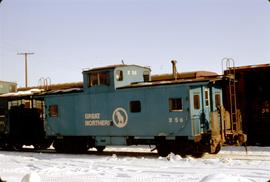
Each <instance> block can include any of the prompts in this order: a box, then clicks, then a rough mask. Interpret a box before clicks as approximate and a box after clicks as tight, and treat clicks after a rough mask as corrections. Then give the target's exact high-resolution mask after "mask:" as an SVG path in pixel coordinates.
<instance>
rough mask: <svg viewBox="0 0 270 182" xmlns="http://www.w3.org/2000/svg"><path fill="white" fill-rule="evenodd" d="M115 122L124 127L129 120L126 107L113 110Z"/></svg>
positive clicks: (119, 126)
mask: <svg viewBox="0 0 270 182" xmlns="http://www.w3.org/2000/svg"><path fill="white" fill-rule="evenodd" d="M112 119H113V123H114V124H115V125H116V126H117V127H118V128H124V127H125V126H126V125H127V122H128V115H127V112H126V110H125V109H124V108H121V107H118V108H116V109H115V110H114V111H113V115H112Z"/></svg>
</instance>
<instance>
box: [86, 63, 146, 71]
mask: <svg viewBox="0 0 270 182" xmlns="http://www.w3.org/2000/svg"><path fill="white" fill-rule="evenodd" d="M130 66H135V67H138V68H145V69H149V70H150V68H149V67H144V66H139V65H135V64H129V65H128V64H115V65H109V66H104V67H97V68H92V69H89V68H87V69H84V70H83V72H90V71H91V72H92V71H101V70H113V69H116V68H119V67H130Z"/></svg>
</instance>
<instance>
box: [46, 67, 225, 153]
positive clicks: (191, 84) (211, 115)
mask: <svg viewBox="0 0 270 182" xmlns="http://www.w3.org/2000/svg"><path fill="white" fill-rule="evenodd" d="M150 72H151V70H150V69H149V68H147V67H141V66H137V65H113V66H108V67H102V68H95V69H90V70H85V71H83V84H84V87H83V89H79V90H78V89H75V90H72V89H71V90H65V91H58V92H57V91H54V92H53V93H47V94H46V95H45V96H44V101H45V105H46V122H45V124H46V133H47V136H48V137H50V138H52V139H54V144H53V145H54V147H55V149H56V150H58V151H70V152H81V151H85V150H88V149H89V148H91V147H95V148H96V149H97V150H98V151H102V150H103V149H104V148H105V146H108V145H141V144H143V145H155V146H156V149H157V150H158V153H159V154H160V155H161V156H166V155H167V154H168V153H170V152H174V153H177V154H181V155H186V154H192V155H201V154H202V153H204V152H209V153H217V152H218V151H219V150H220V146H221V144H222V143H223V142H224V136H223V134H222V133H223V132H222V130H223V129H222V127H224V126H223V124H222V119H221V118H220V116H221V115H220V112H219V111H220V108H222V105H223V104H222V89H221V85H220V83H219V82H220V80H219V79H218V77H215V78H212V79H210V78H207V79H206V78H200V79H176V80H169V81H155V82H153V81H151V75H150Z"/></svg>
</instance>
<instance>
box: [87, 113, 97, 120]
mask: <svg viewBox="0 0 270 182" xmlns="http://www.w3.org/2000/svg"><path fill="white" fill-rule="evenodd" d="M84 118H85V119H100V113H85V115H84Z"/></svg>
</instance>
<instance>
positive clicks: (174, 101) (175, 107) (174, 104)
mask: <svg viewBox="0 0 270 182" xmlns="http://www.w3.org/2000/svg"><path fill="white" fill-rule="evenodd" d="M169 110H170V112H176V111H182V110H183V105H182V98H170V99H169Z"/></svg>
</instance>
